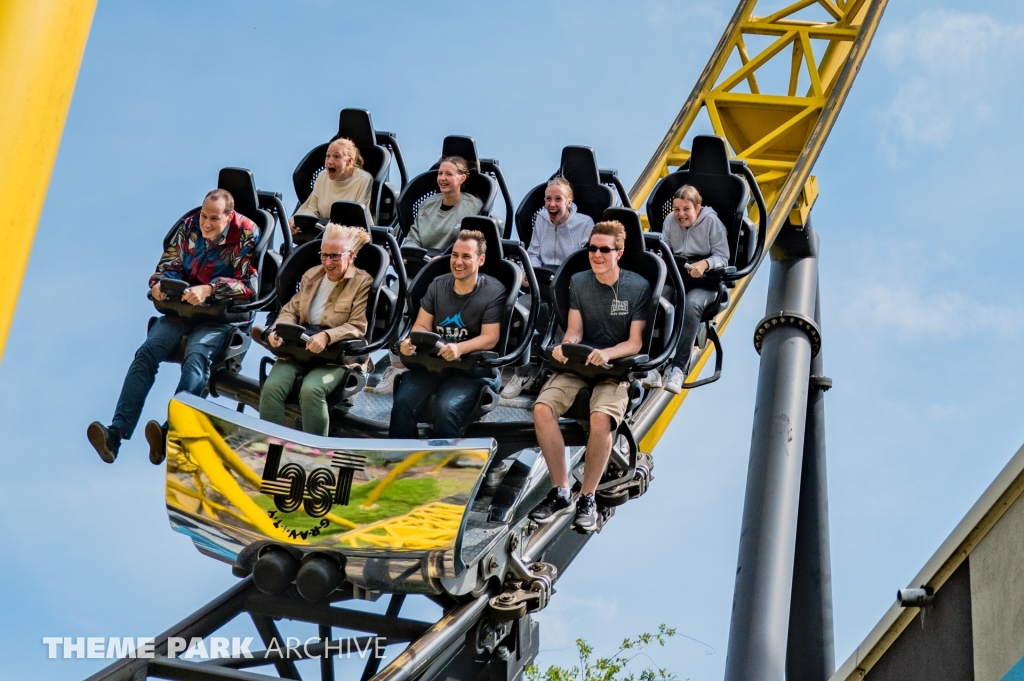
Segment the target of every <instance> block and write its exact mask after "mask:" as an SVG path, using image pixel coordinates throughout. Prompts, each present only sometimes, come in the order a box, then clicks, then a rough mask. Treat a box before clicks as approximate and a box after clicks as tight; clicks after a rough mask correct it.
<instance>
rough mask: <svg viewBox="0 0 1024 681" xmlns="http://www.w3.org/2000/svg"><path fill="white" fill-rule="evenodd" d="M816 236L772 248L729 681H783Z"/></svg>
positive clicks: (789, 237)
mask: <svg viewBox="0 0 1024 681" xmlns="http://www.w3.org/2000/svg"><path fill="white" fill-rule="evenodd" d="M817 254H818V243H817V236H816V235H815V234H814V232H813V230H812V229H811V226H810V223H809V222H808V223H807V224H806V225H804V226H803V227H802V228H795V227H792V226H789V225H787V226H785V227H783V229H782V232H781V233H780V234H779V237H778V238H777V239H776V242H775V244H774V245H773V246H772V250H771V257H772V268H771V280H770V283H769V288H768V304H767V307H766V315H765V319H764V320H762V322H761V323H759V324H758V329H757V331H756V333H755V344H756V345H758V346H759V349H760V351H761V367H760V371H759V373H758V385H757V401H756V403H755V406H754V427H753V433H752V435H751V443H750V463H749V467H748V470H747V489H746V496H745V499H744V503H743V521H742V526H741V530H740V549H739V560H738V565H737V568H736V586H735V591H734V593H733V608H732V622H731V625H730V628H729V649H728V656H727V658H726V663H725V679H726V681H782V680H783V676H784V672H785V663H786V642H787V635H788V629H789V610H790V597H791V595H792V589H793V556H794V548H795V544H796V527H797V510H798V504H799V498H800V475H801V468H802V462H803V450H804V423H805V420H806V417H807V391H808V379H809V377H810V370H811V356H812V354H813V352H814V350H815V349H816V347H815V346H816V345H817V344H818V343H820V338H819V337H818V334H817V330H816V329H815V328H814V327H813V321H812V320H813V317H814V307H815V298H816V296H817V288H818V287H817V283H818V258H817Z"/></svg>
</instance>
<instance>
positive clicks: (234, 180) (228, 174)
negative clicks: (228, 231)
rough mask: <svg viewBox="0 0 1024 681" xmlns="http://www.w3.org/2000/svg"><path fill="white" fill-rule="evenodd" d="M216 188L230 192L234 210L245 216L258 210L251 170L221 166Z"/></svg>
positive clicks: (257, 198)
mask: <svg viewBox="0 0 1024 681" xmlns="http://www.w3.org/2000/svg"><path fill="white" fill-rule="evenodd" d="M217 188H218V189H226V190H227V191H229V192H231V196H232V197H233V198H234V199H235V210H236V211H238V212H239V213H241V214H242V215H244V216H245V217H247V218H250V219H253V216H254V215H256V214H257V211H259V206H260V200H259V197H258V196H257V195H256V180H254V179H253V177H252V171H250V170H246V169H245V168H222V169H221V171H220V174H219V175H217Z"/></svg>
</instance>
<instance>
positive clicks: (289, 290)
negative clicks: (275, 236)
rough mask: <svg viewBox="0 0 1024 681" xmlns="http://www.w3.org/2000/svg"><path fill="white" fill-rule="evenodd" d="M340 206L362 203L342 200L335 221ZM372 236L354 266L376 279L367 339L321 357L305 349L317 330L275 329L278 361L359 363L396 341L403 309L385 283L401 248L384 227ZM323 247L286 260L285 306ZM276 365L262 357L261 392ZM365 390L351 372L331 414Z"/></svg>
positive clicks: (312, 246)
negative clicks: (289, 359) (278, 342)
mask: <svg viewBox="0 0 1024 681" xmlns="http://www.w3.org/2000/svg"><path fill="white" fill-rule="evenodd" d="M342 204H345V205H346V206H345V207H353V206H354V207H355V208H358V209H360V211H362V205H361V204H358V203H352V202H347V201H346V202H340V201H339V202H338V203H336V204H334V207H333V208H332V211H331V212H332V216H333V214H334V212H335V210H336V209H338V208H339V207H340V206H342ZM352 210H353V212H354V213H355V214H356V215H358V214H359V212H356V211H355V210H354V208H353V209H352ZM370 234H371V237H372V239H373V241H372V242H371V243H369V244H366V245H365V246H363V247H362V248H361V249H359V253H358V254H357V255H356V259H355V262H354V263H353V265H354V266H355V267H358V268H359V269H361V270H363V271H364V272H366V273H367V274H369V275H370V277H372V279H373V282H372V284H371V285H370V291H369V297H368V303H367V306H366V328H367V338H366V339H365V340H364V339H352V340H346V341H341V342H338V343H332V344H331V345H329V346H327V348H325V349H324V351H323V352H322V353H319V354H315V353H312V352H309V351H308V350H306V340H308V337H309V336H311V335H313V334H315V333H317V332H318V331H319V329H318V328H313V327H310V328H304V327H302V326H298V325H295V324H281V323H279V324H277V325H276V327H275V328H276V332H277V335H278V336H279V337H280V338H281V339H282V340H283V341H284V343H283V344H282V345H281V346H280V347H277V348H275V347H273V346H271V345H270V344H269V343H268V344H267V345H266V347H267V349H269V350H270V351H271V352H272V353H273V354H274V355H275V356H277V357H285V358H291V359H295V360H297V361H299V362H302V363H303V364H307V365H310V366H312V365H315V364H335V365H344V364H355V363H360V364H361V363H363V362H365V361H366V356H367V355H368V354H369V353H370V352H372V351H374V350H377V349H380V348H382V347H386V346H387V345H388V344H389V343H390V342H391V341H392V340H394V338H395V336H396V335H397V333H398V330H399V328H400V326H401V318H402V308H401V306H400V305H399V304H398V300H399V298H398V294H396V292H395V291H394V290H393V289H391V288H388V287H387V286H385V285H384V284H385V278H386V276H387V271H388V267H389V265H390V264H391V259H389V257H388V252H389V251H390V252H391V257H392V258H396V259H398V255H399V250H398V243H397V242H396V241H395V239H394V237H393V236H391V233H390V232H389V231H388V230H387V229H385V228H383V227H372V228H370ZM321 243H322V241H321V240H320V239H315V240H313V241H309V242H307V243H304V244H302V245H301V246H299V247H298V248H296V249H295V250H294V251H293V252H292V253H291V254H290V255H289V256H288V258H287V260H285V261H284V264H283V265H282V266H281V271H280V273H279V274H278V277H277V291H278V292H279V296H280V299H281V302H282V303H286V302H287V301H288V300H290V299H291V297H292V296H294V295H295V294H296V293H298V290H299V283H300V282H301V280H302V275H303V274H305V273H306V271H308V270H309V269H310V268H312V267H314V266H316V265H319V264H320V245H321ZM399 260H400V259H399ZM397 271H398V275H397V276H398V278H399V290H400V291H403V290H404V288H405V272H404V270H402V269H401V268H400V263H399V269H398V270H397ZM274 361H275V360H274V359H273V358H270V357H264V358H262V359H261V360H260V386H261V387H262V386H263V383H264V381H265V380H266V377H267V374H268V369H269V367H270V366H272V365H273V363H274ZM364 385H365V377H364V376H363V374H362V372H361V371H358V370H355V369H353V370H350V371H348V372H346V373H345V376H344V377H343V378H342V380H341V381H340V382H339V384H338V388H336V389H335V390H334V391H333V392H332V393H331V394H330V395H329V396H328V399H327V404H328V406H329V407H330V408H332V409H333V408H334V407H335V406H337V405H339V404H341V403H342V402H343V401H344V400H345V399H347V398H349V397H351V396H353V395H355V394H357V393H358V392H359V391H360V390H362V389H363V386H364ZM298 388H299V382H298V381H296V390H294V391H293V394H292V395H291V396H289V400H288V401H289V402H293V403H294V404H298Z"/></svg>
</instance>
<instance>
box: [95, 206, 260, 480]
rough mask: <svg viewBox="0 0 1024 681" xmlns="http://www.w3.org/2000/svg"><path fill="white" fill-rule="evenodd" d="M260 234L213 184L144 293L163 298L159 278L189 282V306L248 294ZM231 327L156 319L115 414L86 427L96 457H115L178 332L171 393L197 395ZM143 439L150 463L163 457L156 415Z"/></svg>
mask: <svg viewBox="0 0 1024 681" xmlns="http://www.w3.org/2000/svg"><path fill="white" fill-rule="evenodd" d="M259 238H260V230H259V227H257V226H256V223H254V222H253V221H252V220H250V219H249V218H247V217H245V216H244V215H241V214H240V213H237V212H235V200H234V197H232V196H231V193H230V192H228V191H225V190H223V189H214V190H213V191H211V192H210V193H208V194H207V195H206V198H205V199H204V200H203V205H202V207H201V208H200V209H199V210H197V211H196V212H194V213H192V214H190V215H188V216H186V217H184V218H182V220H181V221H180V222H179V223H178V226H177V230H176V231H175V233H174V235H173V236H172V237H171V241H170V245H169V246H168V247H167V250H166V251H164V254H163V256H162V257H161V258H160V262H159V263H158V264H157V267H156V272H155V273H154V274H153V276H152V277H150V279H149V288H150V293H151V295H152V296H153V297H154V298H156V299H157V300H164V299H165V298H166V297H167V296H166V295H165V294H164V292H163V290H162V289H161V287H160V283H161V282H162V281H163V280H164V279H174V280H178V281H184V282H186V283H188V284H189V288H188V289H186V290H185V293H184V295H182V298H181V299H182V300H183V301H185V302H186V303H190V304H192V305H202V304H203V303H205V302H206V300H207V299H208V298H211V297H213V296H216V297H218V298H237V299H240V300H246V299H248V298H251V297H252V295H253V293H254V291H253V288H254V286H255V277H256V268H255V267H254V266H253V263H252V254H253V251H254V249H255V248H256V244H257V242H258V241H259ZM230 332H231V326H230V325H229V324H221V323H211V322H204V323H199V324H192V323H190V322H189V321H187V320H184V319H180V318H176V317H169V316H161V317H157V319H156V322H155V323H154V324H153V325H152V326H151V327H150V329H149V333H148V335H147V336H146V341H145V342H144V343H143V344H142V347H140V348H139V350H138V352H136V353H135V359H134V360H133V361H132V364H131V366H130V367H129V369H128V375H127V376H125V379H124V385H123V386H122V388H121V396H120V397H119V398H118V400H117V407H116V408H115V410H114V420H113V421H112V422H111V424H110V426H108V427H104V426H103V424H101V423H100V422H99V421H93V422H92V423H90V424H89V428H88V430H87V432H86V434H87V435H88V438H89V444H91V445H92V446H93V448H94V449H95V450H96V452H97V453H98V454H99V455H100V458H101V459H103V461H105V462H106V463H114V459H116V458H117V453H118V451H119V450H120V447H121V440H127V439H130V438H131V436H132V433H133V432H134V431H135V427H136V426H137V425H138V423H139V417H140V415H141V414H142V407H143V405H144V404H145V402H146V396H147V395H148V394H149V390H150V388H152V387H153V381H154V380H155V379H156V372H157V368H158V367H159V365H160V363H161V362H163V361H164V360H165V359H167V358H168V357H169V356H170V354H171V353H172V352H173V351H174V349H175V348H177V347H178V343H180V342H181V339H182V338H187V341H186V345H185V356H184V358H183V359H182V361H181V380H180V381H179V382H178V387H177V388H176V389H175V392H181V391H185V392H190V393H192V394H193V395H199V394H201V393H202V391H203V389H204V388H205V387H206V382H207V380H209V378H210V364H211V362H212V361H213V358H214V357H216V355H217V353H218V352H220V349H221V347H222V346H223V345H224V341H225V340H227V337H228V334H229V333H230ZM146 440H147V441H148V443H149V458H150V461H152V462H153V463H155V464H158V463H160V462H162V461H163V457H164V432H163V428H162V427H161V425H160V424H159V423H157V422H156V421H150V422H149V423H147V424H146Z"/></svg>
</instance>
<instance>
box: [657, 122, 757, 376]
mask: <svg viewBox="0 0 1024 681" xmlns="http://www.w3.org/2000/svg"><path fill="white" fill-rule="evenodd" d="M687 184H688V185H691V186H693V187H695V188H696V189H697V191H698V192H700V195H701V199H702V200H703V205H705V206H711V207H712V208H714V209H715V213H717V214H718V217H719V219H721V221H722V224H723V225H725V230H726V234H727V238H728V244H729V266H728V267H726V268H724V269H717V270H709V271H708V273H707V274H705V275H704V277H703V278H702V279H700V280H695V279H692V278H690V277H688V276H686V275H685V269H684V268H683V259H682V258H677V259H676V261H677V266H678V268H679V270H680V272H682V273H684V274H683V283H684V286H685V287H686V289H687V290H689V289H690V288H692V287H695V286H696V287H700V288H711V289H712V290H715V291H717V298H716V300H715V302H714V303H713V304H711V305H708V307H707V308H705V310H704V313H703V314H702V315H701V322H702V323H703V325H704V326H703V328H704V335H706V337H707V338H708V339H709V340H710V341H711V342H712V343H713V344H714V345H715V350H716V352H717V355H716V360H715V373H714V375H713V376H712V377H710V378H707V379H703V380H700V381H695V382H694V383H687V384H684V386H683V387H684V388H694V387H697V386H700V385H705V384H707V383H711V382H713V381H715V380H718V377H719V376H720V375H721V372H722V348H721V342H720V341H719V338H718V334H717V332H716V331H715V328H714V326H713V325H712V324H711V323H710V322H711V321H712V320H714V318H715V317H717V316H718V315H719V314H720V313H721V312H723V311H724V310H725V309H726V308H727V307H728V306H729V288H731V287H732V286H734V285H735V281H736V280H738V279H741V278H743V277H745V276H747V275H748V274H750V273H751V272H752V271H753V270H754V268H755V267H756V266H757V263H758V261H759V260H760V259H761V255H762V252H763V250H764V239H765V232H766V228H767V214H768V211H767V209H766V208H765V204H764V199H763V198H762V196H761V191H760V188H759V187H758V186H757V182H756V181H755V180H754V176H753V174H752V173H751V172H750V171H749V169H748V168H747V167H746V164H745V163H743V162H742V161H730V160H729V153H728V150H727V148H726V143H725V140H724V139H722V138H721V137H715V136H712V135H698V136H696V137H694V138H693V151H692V153H691V154H690V159H689V161H688V162H687V164H686V165H684V166H683V167H682V168H680V169H679V170H677V171H676V172H674V173H670V174H669V175H667V176H665V177H664V178H662V179H661V180H660V181H659V182H658V184H657V185H656V186H655V187H654V190H653V191H652V192H651V194H650V196H648V198H647V205H646V210H647V220H648V224H649V225H650V229H651V232H656V233H660V232H661V231H662V227H663V225H664V222H665V218H666V217H667V216H668V215H669V214H671V212H672V195H673V194H675V192H676V190H677V189H679V188H680V187H682V186H683V185H687ZM751 193H753V198H754V200H755V202H756V203H757V206H758V213H759V215H760V225H755V224H754V223H753V221H751V220H750V218H748V217H747V216H746V210H747V205H748V204H749V203H750V198H751Z"/></svg>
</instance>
